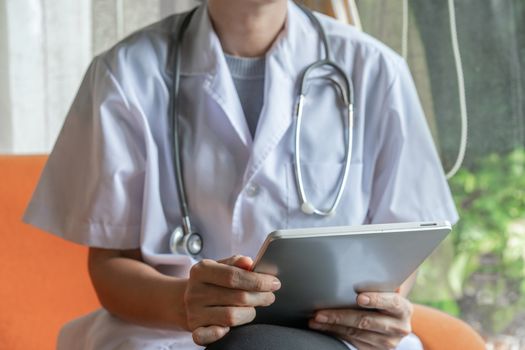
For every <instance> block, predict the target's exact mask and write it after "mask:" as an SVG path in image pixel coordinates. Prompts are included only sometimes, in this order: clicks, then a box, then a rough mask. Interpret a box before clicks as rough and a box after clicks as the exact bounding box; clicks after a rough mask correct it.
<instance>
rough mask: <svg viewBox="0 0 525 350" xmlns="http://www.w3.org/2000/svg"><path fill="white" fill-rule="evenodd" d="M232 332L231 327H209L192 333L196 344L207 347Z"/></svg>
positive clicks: (200, 328)
mask: <svg viewBox="0 0 525 350" xmlns="http://www.w3.org/2000/svg"><path fill="white" fill-rule="evenodd" d="M229 331H230V328H229V327H221V326H207V327H199V328H197V329H195V330H194V331H193V332H192V338H193V341H194V342H195V344H197V345H202V346H206V345H208V344H211V343H213V342H216V341H217V340H219V339H221V338H222V337H224V336H225V335H226V334H227V333H228V332H229Z"/></svg>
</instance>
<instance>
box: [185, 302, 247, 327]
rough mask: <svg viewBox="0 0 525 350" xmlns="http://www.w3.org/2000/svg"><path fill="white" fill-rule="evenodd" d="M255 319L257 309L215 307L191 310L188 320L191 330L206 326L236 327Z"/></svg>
mask: <svg viewBox="0 0 525 350" xmlns="http://www.w3.org/2000/svg"><path fill="white" fill-rule="evenodd" d="M254 318H255V308H253V307H244V306H215V307H207V308H201V309H200V310H196V309H194V310H190V312H189V313H187V315H186V320H187V322H188V326H189V328H190V329H192V330H194V329H196V328H199V327H206V326H213V325H216V326H223V327H234V326H240V325H243V324H246V323H250V322H251V321H253V320H254Z"/></svg>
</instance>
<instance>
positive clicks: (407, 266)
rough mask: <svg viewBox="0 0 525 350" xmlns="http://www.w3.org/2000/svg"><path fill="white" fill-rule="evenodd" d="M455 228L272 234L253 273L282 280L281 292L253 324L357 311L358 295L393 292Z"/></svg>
mask: <svg viewBox="0 0 525 350" xmlns="http://www.w3.org/2000/svg"><path fill="white" fill-rule="evenodd" d="M450 230H451V226H450V224H449V223H448V222H412V223H396V224H381V225H363V226H344V227H322V228H319V227H318V228H303V229H292V230H278V231H275V232H272V233H270V234H269V235H268V237H267V238H266V240H265V241H264V243H263V245H262V247H261V249H260V250H259V254H258V255H257V257H256V259H255V263H254V268H253V270H254V271H255V272H261V273H266V274H271V275H274V276H277V277H278V278H279V279H280V281H281V289H280V290H278V291H277V292H276V293H275V296H276V300H275V302H274V303H273V304H272V305H270V306H268V307H260V308H257V316H256V319H255V321H254V322H255V323H271V324H279V325H287V326H305V325H306V324H307V321H308V319H309V318H310V317H311V316H312V315H313V313H314V312H315V311H316V310H320V309H333V308H353V307H357V306H356V297H357V293H359V292H393V291H395V290H396V289H397V288H399V287H400V286H401V284H402V283H403V282H404V281H405V280H406V279H407V278H408V277H409V276H410V275H411V274H412V273H413V272H414V271H415V270H416V269H417V267H418V266H419V265H420V264H421V263H422V262H423V261H424V260H425V258H426V257H427V256H428V255H430V253H432V251H433V250H434V249H435V248H436V247H437V246H438V245H439V243H440V242H441V241H442V240H443V239H444V238H445V236H446V235H447V234H448V233H449V232H450Z"/></svg>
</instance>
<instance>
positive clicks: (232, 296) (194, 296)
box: [185, 284, 275, 307]
mask: <svg viewBox="0 0 525 350" xmlns="http://www.w3.org/2000/svg"><path fill="white" fill-rule="evenodd" d="M274 301H275V295H274V294H273V293H272V292H248V291H244V290H239V289H230V288H225V287H220V286H215V285H211V284H198V285H197V286H195V287H193V288H192V289H191V293H188V294H187V295H186V299H185V303H186V305H190V307H191V305H199V306H252V307H255V306H269V305H271V304H273V302H274Z"/></svg>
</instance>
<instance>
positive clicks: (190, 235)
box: [170, 4, 354, 256]
mask: <svg viewBox="0 0 525 350" xmlns="http://www.w3.org/2000/svg"><path fill="white" fill-rule="evenodd" d="M298 6H299V7H300V8H301V10H302V11H303V12H304V13H305V14H306V16H308V18H309V19H310V20H311V21H312V22H313V23H315V25H316V26H317V28H318V32H319V35H320V37H321V41H322V42H323V47H324V52H325V58H324V59H322V60H319V61H316V62H314V63H312V64H311V65H309V66H308V67H307V68H306V69H305V70H304V72H303V74H302V75H301V78H300V79H301V81H300V93H299V99H298V102H297V108H296V115H295V125H296V126H295V156H294V169H295V178H296V183H297V188H298V193H299V197H300V200H301V209H302V210H303V212H305V213H306V214H316V215H320V216H328V215H333V214H334V213H335V210H336V209H337V207H338V205H339V202H340V200H341V198H342V195H343V192H344V189H345V187H346V184H347V181H348V174H349V169H350V163H351V160H352V143H353V132H352V131H353V123H354V110H353V105H354V91H353V85H352V81H351V80H350V79H349V78H348V77H347V75H346V74H345V72H344V71H343V70H342V69H341V67H339V66H338V65H337V64H336V63H334V62H333V61H331V57H330V46H329V44H328V39H327V37H326V33H325V31H324V28H323V26H322V25H321V23H320V22H319V20H318V19H317V18H316V17H315V16H314V14H313V13H312V12H311V11H310V10H308V9H307V8H305V7H303V6H301V5H299V4H298ZM197 8H198V7H196V8H194V9H193V10H192V11H190V12H189V13H188V14H187V15H186V16H185V18H184V19H183V20H182V23H181V25H180V26H179V30H178V34H177V37H176V38H175V40H174V46H173V59H174V64H173V88H172V90H171V96H170V98H171V107H170V113H171V126H172V133H173V138H172V153H173V170H174V173H175V179H176V187H177V192H178V200H179V207H180V211H181V216H182V220H181V221H182V227H177V228H175V230H174V231H173V233H172V236H171V237H170V250H171V251H172V252H173V253H175V254H177V253H182V254H187V255H191V256H198V255H199V254H200V253H201V252H202V248H203V241H202V237H201V236H200V235H199V234H198V233H197V232H193V227H192V224H191V219H190V212H189V206H188V199H187V193H186V187H185V184H184V176H183V164H182V155H181V144H180V124H179V105H180V104H179V94H180V93H179V90H180V65H181V59H182V58H181V47H182V41H183V39H184V34H185V32H186V30H187V29H188V27H189V24H190V21H191V19H192V17H193V15H194V13H195V11H196V10H197ZM323 66H328V67H330V68H332V69H333V70H334V71H335V72H336V73H337V74H338V75H339V76H340V77H342V80H343V82H344V87H341V84H340V83H338V82H337V81H335V80H332V81H333V82H334V83H335V84H336V86H337V88H338V91H339V95H340V96H341V98H342V99H343V102H344V104H345V106H346V115H347V120H346V124H347V127H348V129H347V130H345V132H344V134H345V140H346V145H345V146H346V147H345V148H346V154H345V165H344V170H343V176H341V177H340V181H339V185H338V190H337V194H336V197H335V199H334V202H333V203H332V205H331V206H330V208H329V209H328V210H320V209H317V208H316V207H315V206H314V205H313V204H312V203H311V202H309V201H308V197H307V195H306V192H305V190H304V185H303V177H302V171H301V142H300V135H301V126H302V115H303V105H304V100H305V98H306V90H307V79H308V76H309V75H310V74H311V72H312V71H313V70H315V69H317V68H320V67H323ZM330 80H331V79H330Z"/></svg>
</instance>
